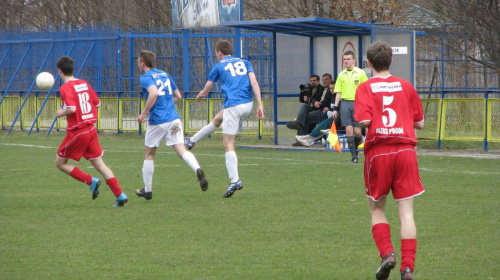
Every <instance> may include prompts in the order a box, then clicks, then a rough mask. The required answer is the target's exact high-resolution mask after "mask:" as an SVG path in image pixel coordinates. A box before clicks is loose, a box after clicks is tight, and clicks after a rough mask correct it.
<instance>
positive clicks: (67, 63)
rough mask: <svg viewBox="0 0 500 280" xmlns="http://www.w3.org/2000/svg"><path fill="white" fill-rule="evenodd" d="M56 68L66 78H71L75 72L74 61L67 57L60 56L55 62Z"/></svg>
mask: <svg viewBox="0 0 500 280" xmlns="http://www.w3.org/2000/svg"><path fill="white" fill-rule="evenodd" d="M56 66H57V69H60V70H61V72H63V74H64V75H66V76H73V73H74V72H75V61H74V60H73V59H72V58H71V57H69V56H61V57H60V58H59V59H58V60H57V63H56Z"/></svg>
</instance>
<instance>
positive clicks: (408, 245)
mask: <svg viewBox="0 0 500 280" xmlns="http://www.w3.org/2000/svg"><path fill="white" fill-rule="evenodd" d="M415 254H417V239H401V272H403V270H405V269H406V268H407V267H409V268H410V269H411V271H414V270H413V269H414V268H415Z"/></svg>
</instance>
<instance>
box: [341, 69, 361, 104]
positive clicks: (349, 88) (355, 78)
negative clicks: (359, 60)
mask: <svg viewBox="0 0 500 280" xmlns="http://www.w3.org/2000/svg"><path fill="white" fill-rule="evenodd" d="M367 80H368V77H367V76H366V73H365V71H363V69H360V68H358V67H354V68H353V69H352V70H351V71H349V70H347V69H344V71H342V72H340V74H339V76H338V77H337V81H336V82H335V89H334V91H335V92H340V93H341V95H340V98H341V99H342V100H350V101H354V97H355V96H356V89H357V88H358V86H359V84H361V83H362V82H364V81H367Z"/></svg>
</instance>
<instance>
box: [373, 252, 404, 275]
mask: <svg viewBox="0 0 500 280" xmlns="http://www.w3.org/2000/svg"><path fill="white" fill-rule="evenodd" d="M394 267H396V256H395V255H394V253H390V254H389V255H388V256H387V257H385V258H384V259H383V260H382V262H381V263H380V267H379V268H378V270H377V273H376V274H375V278H376V279H377V280H387V279H389V275H390V274H391V270H392V269H393V268H394ZM412 279H413V278H412Z"/></svg>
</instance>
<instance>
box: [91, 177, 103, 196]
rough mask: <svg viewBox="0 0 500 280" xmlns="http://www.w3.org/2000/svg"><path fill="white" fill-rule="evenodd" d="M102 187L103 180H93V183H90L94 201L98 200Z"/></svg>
mask: <svg viewBox="0 0 500 280" xmlns="http://www.w3.org/2000/svg"><path fill="white" fill-rule="evenodd" d="M100 185H101V180H99V179H97V178H92V183H90V191H91V192H92V199H96V198H97V196H99V186H100Z"/></svg>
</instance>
